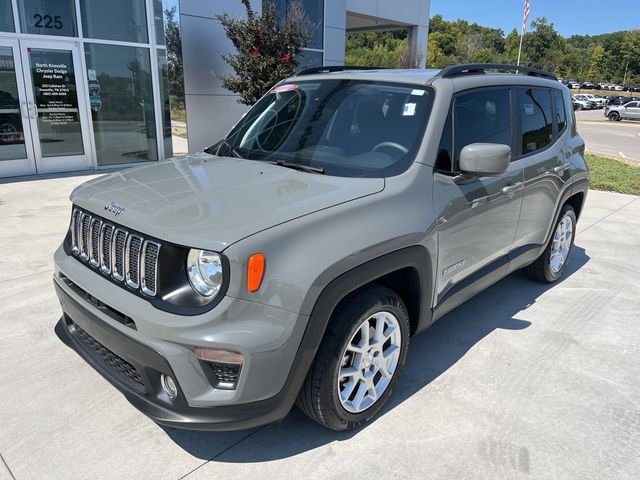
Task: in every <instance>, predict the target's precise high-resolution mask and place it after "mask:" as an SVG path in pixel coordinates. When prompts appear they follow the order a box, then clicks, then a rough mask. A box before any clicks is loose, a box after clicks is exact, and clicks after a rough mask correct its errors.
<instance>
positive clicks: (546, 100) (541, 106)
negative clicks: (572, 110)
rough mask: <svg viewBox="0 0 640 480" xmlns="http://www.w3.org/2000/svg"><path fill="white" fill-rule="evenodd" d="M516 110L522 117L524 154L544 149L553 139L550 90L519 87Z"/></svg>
mask: <svg viewBox="0 0 640 480" xmlns="http://www.w3.org/2000/svg"><path fill="white" fill-rule="evenodd" d="M516 111H517V112H518V116H519V119H520V132H519V134H520V138H521V142H520V145H521V148H520V150H521V151H520V153H521V154H522V155H528V154H530V153H533V152H536V151H538V150H542V149H543V148H545V147H546V146H547V145H549V144H550V143H551V142H552V141H553V108H552V107H551V92H550V91H549V90H547V89H543V88H517V89H516Z"/></svg>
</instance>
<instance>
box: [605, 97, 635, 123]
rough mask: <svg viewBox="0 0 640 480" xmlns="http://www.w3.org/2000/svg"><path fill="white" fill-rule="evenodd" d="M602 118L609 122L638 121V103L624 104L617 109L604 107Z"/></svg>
mask: <svg viewBox="0 0 640 480" xmlns="http://www.w3.org/2000/svg"><path fill="white" fill-rule="evenodd" d="M604 116H605V117H607V118H608V119H609V120H611V121H620V120H640V101H633V102H628V103H625V104H624V105H620V106H617V107H609V106H608V107H606V108H605V109H604Z"/></svg>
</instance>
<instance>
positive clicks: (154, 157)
mask: <svg viewBox="0 0 640 480" xmlns="http://www.w3.org/2000/svg"><path fill="white" fill-rule="evenodd" d="M251 3H252V6H253V8H254V9H256V10H257V11H260V10H261V9H262V0H252V2H251ZM273 3H275V5H276V8H277V10H278V12H279V13H280V14H281V15H285V14H286V10H287V6H288V5H289V4H290V3H291V0H275V1H274V2H273ZM302 4H303V6H304V9H305V13H306V15H307V17H308V19H309V21H310V23H311V24H313V25H314V26H315V28H314V31H313V35H312V38H311V41H310V44H309V46H308V48H306V49H305V51H304V56H303V59H302V60H303V61H302V64H303V65H304V66H318V65H342V64H343V62H344V51H345V37H346V35H347V34H349V33H357V32H366V31H383V30H398V29H405V30H407V31H408V33H409V42H410V48H411V49H412V51H413V52H414V53H415V55H416V57H415V58H416V59H417V62H418V64H419V65H422V66H424V59H425V58H426V51H425V50H426V44H427V32H428V22H429V0H396V1H394V2H389V1H388V0H324V1H323V0H303V1H302ZM222 13H228V14H230V15H232V16H242V15H243V13H244V7H243V5H242V3H241V1H240V0H108V1H105V0H0V177H12V176H19V175H33V174H43V173H57V172H69V171H74V170H101V169H109V168H114V167H121V166H123V165H134V164H138V163H140V162H149V161H158V160H162V159H165V158H169V157H171V156H173V155H183V154H186V153H187V152H195V151H198V150H201V149H202V148H204V147H207V146H209V145H211V144H213V143H215V142H216V141H218V140H219V139H221V138H222V137H224V135H225V134H226V133H227V131H228V130H229V129H230V128H231V126H232V125H233V123H234V122H235V121H236V120H237V119H239V118H240V116H241V115H242V113H244V111H245V110H246V108H247V107H246V106H244V105H241V104H240V103H239V102H238V97H237V96H236V95H234V94H233V93H231V92H229V91H227V90H225V89H224V88H223V87H222V86H221V81H220V80H219V77H220V75H223V74H226V73H229V71H228V67H227V65H226V64H225V63H224V62H223V60H222V58H221V54H223V53H225V52H228V51H230V49H231V48H232V46H231V42H230V41H229V40H228V39H227V38H226V36H225V33H224V31H223V29H222V27H221V26H220V24H219V23H218V22H217V20H216V15H217V14H222Z"/></svg>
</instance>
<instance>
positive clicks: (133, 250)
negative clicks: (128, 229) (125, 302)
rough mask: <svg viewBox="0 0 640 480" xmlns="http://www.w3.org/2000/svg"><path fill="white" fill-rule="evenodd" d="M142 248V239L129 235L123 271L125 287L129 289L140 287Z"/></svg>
mask: <svg viewBox="0 0 640 480" xmlns="http://www.w3.org/2000/svg"><path fill="white" fill-rule="evenodd" d="M141 248H142V238H140V237H138V236H136V235H129V240H127V248H126V251H127V254H126V257H125V271H126V276H127V285H129V286H130V287H131V288H138V287H139V286H140V271H139V270H140V249H141Z"/></svg>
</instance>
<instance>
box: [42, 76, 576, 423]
mask: <svg viewBox="0 0 640 480" xmlns="http://www.w3.org/2000/svg"><path fill="white" fill-rule="evenodd" d="M496 70H501V71H503V72H504V71H505V70H516V71H517V72H518V73H519V74H512V73H499V72H496ZM587 189H588V171H587V167H586V164H585V161H584V142H583V141H582V139H581V138H580V136H578V134H577V132H576V122H575V117H574V113H573V108H572V105H571V95H570V93H569V90H568V89H567V88H566V87H564V86H563V85H561V84H560V83H559V82H558V81H557V80H556V79H555V77H554V76H553V75H552V74H549V73H547V72H543V71H540V70H536V69H531V68H526V67H515V66H506V65H482V64H478V65H456V66H451V67H447V68H445V69H443V70H382V69H378V70H366V69H355V68H353V69H350V68H346V67H322V68H315V69H307V70H305V71H303V72H301V73H299V74H298V75H296V76H294V77H291V78H288V79H286V80H283V81H282V82H280V83H278V84H277V85H276V86H274V87H273V88H272V89H271V90H270V91H269V92H268V93H267V94H266V95H265V96H264V97H263V98H262V99H261V100H260V101H258V102H257V103H256V104H255V105H254V106H253V107H252V108H251V109H250V110H249V111H248V112H247V113H246V114H245V115H244V116H243V117H242V119H241V120H240V121H239V122H238V123H237V124H236V125H235V126H234V127H233V129H232V130H231V131H230V133H229V134H228V135H227V137H226V138H224V139H223V140H221V141H219V142H218V143H216V144H215V145H213V146H211V147H209V148H207V149H206V150H205V151H203V152H200V153H197V154H193V155H189V156H187V157H184V158H172V159H169V160H166V161H163V162H159V163H155V164H148V165H144V166H139V167H136V168H132V169H130V170H126V171H120V172H116V173H111V174H108V175H105V176H102V177H100V178H97V179H95V180H91V181H89V182H87V183H84V184H83V185H81V186H79V187H78V188H76V189H75V190H74V192H73V193H72V194H71V201H72V203H73V206H72V211H71V222H70V227H69V231H68V234H67V235H66V237H65V239H64V242H63V244H62V246H61V247H60V248H59V249H58V250H57V252H56V253H55V264H56V268H55V274H54V283H55V287H56V291H57V294H58V297H59V299H60V302H61V304H62V309H63V312H64V314H63V317H62V319H61V320H60V322H59V323H58V325H57V327H56V331H57V332H58V335H59V336H60V338H61V339H63V341H64V342H65V343H66V344H67V345H69V346H70V347H71V348H73V349H74V350H75V351H76V352H77V353H78V354H79V355H80V356H81V357H82V358H84V359H85V360H86V361H87V362H89V363H90V364H91V365H92V366H93V367H94V368H95V369H96V370H97V371H98V372H99V373H100V374H102V375H103V376H104V377H105V378H106V379H107V380H108V381H110V382H111V383H112V384H113V385H114V386H115V387H116V388H118V389H119V390H120V391H121V392H122V393H123V394H124V395H125V396H126V397H127V398H128V399H129V401H130V402H131V403H132V404H133V405H134V406H136V407H137V408H138V409H140V410H141V411H142V412H143V413H145V414H146V415H148V416H149V417H151V418H152V419H153V420H154V421H156V422H158V423H160V424H164V425H170V426H175V427H182V428H190V429H211V430H216V429H217V430H224V429H240V428H247V427H253V426H256V425H261V424H265V423H269V422H273V421H276V420H279V419H282V418H284V417H285V416H286V415H287V413H288V412H289V410H290V409H291V408H292V406H293V405H294V403H297V405H298V407H299V408H300V409H301V410H302V411H303V412H304V413H306V414H307V415H308V416H309V417H311V418H312V419H313V420H315V421H317V422H319V423H320V424H322V425H324V426H326V427H328V428H330V429H334V430H346V429H350V428H354V427H356V426H358V425H360V424H362V423H364V422H366V421H368V420H369V419H371V418H372V417H374V416H375V415H376V413H377V412H378V411H379V410H380V408H381V407H382V406H383V405H384V404H385V402H386V401H387V399H388V398H389V396H390V395H391V393H392V392H393V390H394V386H395V385H396V383H397V381H398V377H399V375H400V372H401V370H402V368H403V366H404V363H405V359H406V358H407V349H408V348H409V339H410V337H411V336H412V335H415V334H417V333H419V332H422V331H423V330H425V329H426V328H427V327H429V326H430V325H431V324H433V322H435V321H436V320H437V319H439V318H440V317H442V316H443V315H445V314H446V313H447V312H449V311H451V310H452V309H453V308H455V307H456V306H458V305H460V304H461V303H462V302H464V301H466V300H467V299H469V298H470V297H472V296H473V295H475V294H476V293H478V292H480V291H481V290H483V289H485V288H487V287H489V286H490V285H491V284H493V283H495V282H497V281H498V280H500V279H501V278H503V277H505V276H506V275H508V274H509V273H511V272H513V271H514V270H517V269H524V273H525V274H526V275H528V276H529V277H531V278H532V279H534V280H538V281H541V282H554V281H556V280H558V279H559V278H560V277H561V276H562V274H563V272H564V271H565V270H566V268H567V263H568V261H569V257H570V254H571V250H572V247H573V241H574V237H575V231H576V221H577V219H578V216H579V215H580V211H581V210H582V206H583V204H584V201H585V197H586V194H587Z"/></svg>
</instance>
